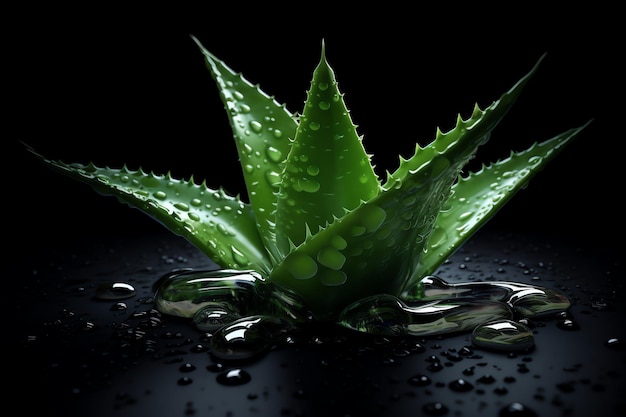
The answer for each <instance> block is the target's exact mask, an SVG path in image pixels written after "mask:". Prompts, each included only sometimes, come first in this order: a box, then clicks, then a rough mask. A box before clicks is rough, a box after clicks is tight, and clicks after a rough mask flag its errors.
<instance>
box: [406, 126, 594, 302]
mask: <svg viewBox="0 0 626 417" xmlns="http://www.w3.org/2000/svg"><path fill="white" fill-rule="evenodd" d="M589 123H591V121H589V122H587V123H586V124H585V125H583V126H580V127H578V128H574V129H570V130H568V131H566V132H563V133H561V134H559V135H557V136H555V137H553V138H551V139H549V140H546V141H544V142H541V143H537V142H535V143H534V144H533V145H532V146H531V147H530V148H528V149H526V150H525V151H522V152H518V153H514V152H512V153H511V155H510V156H509V157H508V158H507V159H504V160H501V161H497V162H495V163H493V164H491V165H486V166H485V165H483V167H482V169H481V170H480V171H478V172H476V173H470V174H469V175H468V176H466V177H459V179H458V182H457V183H456V184H454V186H453V189H452V194H451V195H450V197H449V198H448V200H447V201H446V204H445V205H444V208H443V209H442V210H441V212H440V213H439V215H438V217H437V220H436V225H435V229H434V231H433V233H432V235H431V236H430V238H429V241H428V245H427V246H426V249H425V253H424V254H423V255H422V257H421V259H420V263H419V265H418V267H417V268H416V269H415V272H414V274H413V278H412V280H410V281H409V282H408V283H407V288H406V290H407V291H409V292H410V291H412V289H413V288H412V287H413V285H414V284H415V283H416V282H417V281H419V280H420V279H421V278H423V277H424V276H426V275H432V274H433V273H434V272H435V271H436V269H437V268H438V267H439V265H441V264H442V263H443V262H444V261H445V260H446V259H447V258H448V257H449V256H450V255H451V254H452V253H454V251H456V250H457V249H458V248H459V247H460V246H461V244H462V243H463V242H465V241H466V240H467V239H469V238H470V237H471V236H472V235H473V234H474V233H475V232H476V231H477V230H478V229H479V228H480V227H481V226H483V225H484V224H485V223H486V222H487V220H489V219H490V218H491V217H493V216H494V215H495V213H496V212H497V211H498V210H499V209H500V208H501V207H502V206H503V205H504V204H505V203H507V202H508V201H509V200H510V199H511V198H512V197H513V196H514V195H515V194H517V192H518V191H519V190H521V189H523V188H524V187H526V186H527V184H528V182H529V181H530V179H531V178H533V177H534V176H535V175H536V174H537V173H538V172H539V171H540V170H541V169H543V167H544V166H545V165H546V164H547V163H548V162H549V161H551V160H552V159H553V158H554V157H555V156H556V155H557V154H558V153H559V152H560V151H561V150H562V149H563V148H564V147H565V145H566V144H568V143H569V142H570V141H571V140H572V139H574V138H575V137H576V136H577V135H578V134H579V133H580V132H581V131H582V130H583V129H584V128H585V127H586V126H587V125H588V124H589Z"/></svg>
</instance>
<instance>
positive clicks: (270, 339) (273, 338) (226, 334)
mask: <svg viewBox="0 0 626 417" xmlns="http://www.w3.org/2000/svg"><path fill="white" fill-rule="evenodd" d="M294 328H295V327H294V326H293V324H292V323H291V322H289V321H287V320H285V319H283V318H279V317H274V316H264V315H253V316H248V317H243V318H241V319H239V320H236V321H234V322H232V323H230V324H228V325H226V326H224V327H221V328H220V329H219V330H218V331H217V332H216V333H215V334H214V335H213V337H212V338H211V340H210V349H211V354H212V355H213V356H215V357H216V358H218V359H230V360H233V359H234V360H238V359H250V358H254V357H257V356H260V355H262V354H264V353H266V352H267V351H268V350H269V349H270V348H272V347H273V346H275V345H276V344H278V343H279V342H281V341H282V340H284V337H285V336H286V335H287V333H289V332H290V331H292V330H294Z"/></svg>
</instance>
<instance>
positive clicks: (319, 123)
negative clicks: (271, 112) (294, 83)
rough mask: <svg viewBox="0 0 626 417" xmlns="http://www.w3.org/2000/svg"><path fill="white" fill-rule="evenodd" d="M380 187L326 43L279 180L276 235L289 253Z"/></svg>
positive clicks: (371, 195)
mask: <svg viewBox="0 0 626 417" xmlns="http://www.w3.org/2000/svg"><path fill="white" fill-rule="evenodd" d="M379 191H380V183H379V181H378V177H377V176H376V174H375V173H374V169H373V167H372V165H371V162H370V157H369V156H368V155H367V154H366V153H365V149H364V148H363V144H362V139H361V138H360V137H359V136H358V134H357V131H356V126H355V125H354V123H352V119H351V118H350V113H349V111H348V109H347V108H346V105H345V102H344V100H343V96H342V94H341V93H340V91H339V88H338V86H337V81H336V79H335V74H334V72H333V70H332V69H331V67H330V66H329V65H328V62H327V61H326V55H325V48H324V44H323V43H322V54H321V59H320V62H319V64H318V66H317V67H316V68H315V71H314V73H313V79H312V81H311V87H310V89H309V91H308V95H307V100H306V103H305V105H304V110H303V112H302V115H301V117H300V123H299V126H298V129H297V131H296V137H295V140H294V143H293V146H292V149H291V151H290V153H289V155H288V156H287V161H286V165H285V169H284V172H283V175H282V181H281V183H280V192H279V194H278V201H277V210H276V233H277V241H278V243H279V247H280V249H281V251H282V252H283V253H287V252H288V249H289V247H290V244H294V245H296V246H297V245H299V244H301V243H302V242H303V241H304V240H305V237H306V234H307V229H308V230H310V231H312V232H313V233H316V232H317V231H318V230H319V228H323V227H325V226H326V225H327V224H328V223H329V222H331V221H332V220H333V218H334V217H339V216H342V215H343V214H344V212H345V211H346V210H352V209H354V208H355V207H358V206H359V205H360V204H361V202H362V201H367V200H370V199H371V198H373V197H374V196H376V195H377V194H378V193H379Z"/></svg>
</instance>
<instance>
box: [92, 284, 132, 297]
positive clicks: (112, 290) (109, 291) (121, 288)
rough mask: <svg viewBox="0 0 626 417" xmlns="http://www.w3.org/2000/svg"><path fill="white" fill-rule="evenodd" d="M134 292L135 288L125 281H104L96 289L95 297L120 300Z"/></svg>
mask: <svg viewBox="0 0 626 417" xmlns="http://www.w3.org/2000/svg"><path fill="white" fill-rule="evenodd" d="M135 294H136V291H135V288H134V287H133V286H132V285H130V284H127V283H125V282H106V283H103V284H100V285H99V286H98V288H97V289H96V294H95V297H96V298H97V299H99V300H122V299H125V298H130V297H132V296H134V295H135Z"/></svg>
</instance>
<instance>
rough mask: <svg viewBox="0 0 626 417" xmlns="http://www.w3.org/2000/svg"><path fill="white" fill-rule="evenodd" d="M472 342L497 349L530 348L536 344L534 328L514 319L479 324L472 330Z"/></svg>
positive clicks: (517, 349) (514, 349) (516, 349)
mask: <svg viewBox="0 0 626 417" xmlns="http://www.w3.org/2000/svg"><path fill="white" fill-rule="evenodd" d="M472 343H474V344H475V345H476V346H478V347H482V348H486V349H495V350H506V351H519V350H528V349H531V348H532V347H533V346H534V345H535V337H534V335H533V332H532V330H530V329H529V328H528V327H527V326H525V325H523V324H522V323H518V322H515V321H513V320H496V321H492V322H487V323H483V324H481V325H479V326H477V327H476V328H475V329H474V330H473V332H472Z"/></svg>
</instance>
